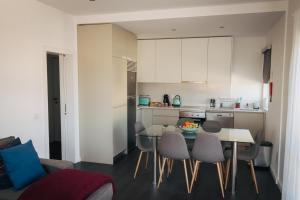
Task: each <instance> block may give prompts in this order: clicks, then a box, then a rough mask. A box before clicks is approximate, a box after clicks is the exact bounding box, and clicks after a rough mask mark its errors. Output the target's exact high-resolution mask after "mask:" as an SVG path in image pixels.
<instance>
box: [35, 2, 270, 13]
mask: <svg viewBox="0 0 300 200" xmlns="http://www.w3.org/2000/svg"><path fill="white" fill-rule="evenodd" d="M38 1H41V2H43V3H46V4H48V5H50V6H53V7H55V8H58V9H60V10H63V11H65V12H67V13H71V14H74V15H90V14H104V13H118V12H130V11H141V10H155V9H171V8H186V7H195V6H206V5H224V4H234V3H253V2H263V1H265V2H268V1H272V0H95V1H94V2H91V1H89V0H38ZM273 1H274V0H273Z"/></svg>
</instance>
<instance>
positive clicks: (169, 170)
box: [167, 158, 171, 177]
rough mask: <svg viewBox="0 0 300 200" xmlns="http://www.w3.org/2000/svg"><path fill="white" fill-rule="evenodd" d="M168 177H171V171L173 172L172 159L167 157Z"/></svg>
mask: <svg viewBox="0 0 300 200" xmlns="http://www.w3.org/2000/svg"><path fill="white" fill-rule="evenodd" d="M167 169H168V170H167V177H169V175H170V173H171V159H169V158H168V159H167Z"/></svg>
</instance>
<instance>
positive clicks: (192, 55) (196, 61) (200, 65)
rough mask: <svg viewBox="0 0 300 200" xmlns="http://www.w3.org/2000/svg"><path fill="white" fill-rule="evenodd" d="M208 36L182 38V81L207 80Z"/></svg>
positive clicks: (202, 81)
mask: <svg viewBox="0 0 300 200" xmlns="http://www.w3.org/2000/svg"><path fill="white" fill-rule="evenodd" d="M207 47H208V38H189V39H182V81H183V82H184V81H187V82H201V83H204V82H206V81H207Z"/></svg>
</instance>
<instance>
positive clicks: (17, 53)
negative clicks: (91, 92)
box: [0, 0, 79, 160]
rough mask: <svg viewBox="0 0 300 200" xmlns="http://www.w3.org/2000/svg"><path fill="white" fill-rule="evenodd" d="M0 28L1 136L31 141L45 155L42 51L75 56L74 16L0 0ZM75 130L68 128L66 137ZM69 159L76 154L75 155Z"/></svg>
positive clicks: (27, 0) (26, 0)
mask: <svg viewBox="0 0 300 200" xmlns="http://www.w3.org/2000/svg"><path fill="white" fill-rule="evenodd" d="M0 26H1V31H0V44H1V45H0V91H1V92H0V137H5V136H9V135H14V136H19V137H20V138H21V139H22V141H23V142H25V141H26V140H28V139H32V140H33V144H34V146H35V148H36V149H37V151H38V153H39V155H40V156H42V157H48V146H49V145H48V144H47V141H48V111H47V80H46V77H47V75H46V69H47V68H46V55H45V51H46V50H51V51H55V52H59V53H67V54H69V53H70V54H74V56H73V59H75V58H76V55H75V54H76V50H75V47H76V46H75V45H76V44H75V40H76V38H75V28H74V24H73V18H72V17H71V16H70V15H67V14H64V13H63V12H61V11H59V10H56V9H54V8H50V7H48V6H46V5H44V4H42V3H39V2H37V1H35V0H22V1H11V0H1V1H0ZM73 61H74V60H73ZM73 63H76V61H75V62H73ZM75 66H76V65H75V64H74V65H73V66H72V67H74V70H75V71H76V67H75ZM74 70H71V71H74ZM74 75H75V74H74V73H72V76H74ZM74 80H76V77H74ZM73 86H74V85H73ZM75 88H76V87H75ZM74 90H75V89H74ZM72 93H74V94H76V92H74V91H72ZM73 101H74V98H73ZM73 111H74V110H73ZM72 114H73V115H74V113H72ZM75 133H76V127H73V132H72V134H71V135H69V136H68V137H70V139H71V141H75V139H74V137H75V135H74V134H75ZM70 146H71V147H72V148H73V149H71V150H70V149H69V152H78V150H76V151H75V149H76V148H78V145H77V144H71V145H70ZM69 159H70V160H78V159H79V157H78V155H75V153H74V155H72V158H69Z"/></svg>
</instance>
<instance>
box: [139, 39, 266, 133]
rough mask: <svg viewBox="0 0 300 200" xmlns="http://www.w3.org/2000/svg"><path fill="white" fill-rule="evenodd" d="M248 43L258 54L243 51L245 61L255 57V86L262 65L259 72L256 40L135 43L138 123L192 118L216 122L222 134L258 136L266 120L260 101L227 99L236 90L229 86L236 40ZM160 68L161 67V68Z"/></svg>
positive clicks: (157, 122) (147, 124) (259, 57)
mask: <svg viewBox="0 0 300 200" xmlns="http://www.w3.org/2000/svg"><path fill="white" fill-rule="evenodd" d="M251 39H252V40H253V41H252V43H254V42H256V43H257V47H256V48H257V49H250V48H248V49H250V50H249V51H250V53H251V54H252V55H251V54H250V55H249V56H253V55H254V58H255V59H253V60H254V61H257V63H255V64H256V66H250V67H252V68H253V71H254V72H256V73H257V74H256V76H257V77H255V78H256V80H255V81H257V82H258V83H259V79H262V70H260V68H261V69H262V68H263V66H262V64H261V66H259V65H260V60H261V63H262V61H263V56H262V53H261V52H260V51H261V50H262V48H263V45H264V44H259V43H258V42H259V41H260V38H238V39H236V40H235V39H234V38H232V37H210V38H183V39H162V40H139V41H138V65H137V66H138V68H137V70H138V71H137V74H138V82H139V84H138V92H139V94H140V96H139V106H138V114H137V119H138V120H140V121H142V122H143V123H144V124H145V125H146V126H150V125H176V123H177V121H178V119H179V118H194V119H197V120H198V121H199V123H202V122H203V121H204V120H217V121H220V122H221V124H222V126H223V127H224V128H247V129H250V130H251V133H253V134H254V135H253V136H255V133H256V132H258V131H260V132H262V131H263V130H264V118H265V116H264V113H265V111H264V109H263V108H260V106H261V104H262V100H261V99H260V98H255V97H254V98H253V97H252V98H250V99H245V100H244V99H243V97H244V95H243V94H246V98H249V96H247V95H248V94H247V93H248V91H245V92H243V93H239V94H240V95H243V96H241V97H238V98H231V93H232V90H233V89H232V88H234V87H237V86H236V85H234V83H232V81H231V80H232V79H234V77H232V75H234V74H232V71H233V70H232V59H235V56H237V55H236V52H235V50H234V47H236V46H238V45H239V43H240V40H245V41H247V40H251ZM234 40H235V41H234ZM234 42H237V43H238V45H234ZM259 45H261V48H260V47H259ZM176 48H177V52H176ZM252 48H253V47H252ZM254 48H255V47H254ZM151 50H152V51H151ZM155 52H156V54H155ZM176 53H177V54H176ZM164 54H167V55H164ZM169 54H171V55H169ZM158 55H159V56H158ZM151 56H152V57H151ZM151 58H152V59H151ZM168 58H170V59H169V60H168ZM174 58H176V59H177V60H176V59H174ZM160 60H161V61H160ZM176 62H177V63H176ZM160 63H164V64H163V65H161V66H160ZM252 63H253V61H252ZM252 63H251V64H252ZM153 66H156V68H155V67H153ZM163 66H170V69H162V68H163ZM175 66H177V67H178V69H177V70H176V69H174V68H175ZM257 69H258V70H257ZM151 70H152V73H151ZM245 78H247V77H245ZM248 78H252V77H251V76H248ZM248 87H249V85H248ZM250 87H253V86H250ZM260 87H261V88H260ZM260 87H259V86H257V88H255V89H256V91H258V92H260V90H262V84H261V86H260ZM256 91H255V92H256ZM164 92H169V94H164ZM252 93H253V92H252ZM178 94H181V95H178ZM257 96H259V95H257Z"/></svg>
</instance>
